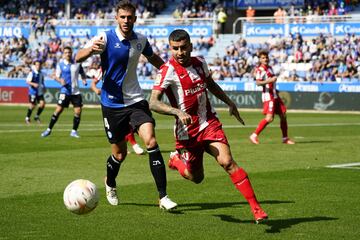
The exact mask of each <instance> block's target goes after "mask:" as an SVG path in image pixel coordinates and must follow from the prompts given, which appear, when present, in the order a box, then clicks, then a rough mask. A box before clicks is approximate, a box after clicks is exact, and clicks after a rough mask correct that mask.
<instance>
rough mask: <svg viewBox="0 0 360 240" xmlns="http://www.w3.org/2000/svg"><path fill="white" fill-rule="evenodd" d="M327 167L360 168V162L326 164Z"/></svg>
mask: <svg viewBox="0 0 360 240" xmlns="http://www.w3.org/2000/svg"><path fill="white" fill-rule="evenodd" d="M326 167H327V168H346V169H360V162H355V163H344V164H333V165H328V166H326Z"/></svg>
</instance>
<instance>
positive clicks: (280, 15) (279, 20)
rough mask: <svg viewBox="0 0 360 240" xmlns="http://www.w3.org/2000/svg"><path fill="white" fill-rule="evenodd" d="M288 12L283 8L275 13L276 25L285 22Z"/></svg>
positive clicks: (279, 8)
mask: <svg viewBox="0 0 360 240" xmlns="http://www.w3.org/2000/svg"><path fill="white" fill-rule="evenodd" d="M285 17H286V11H285V10H283V8H282V7H278V9H277V10H276V11H275V12H274V18H275V23H279V24H283V23H284V22H285Z"/></svg>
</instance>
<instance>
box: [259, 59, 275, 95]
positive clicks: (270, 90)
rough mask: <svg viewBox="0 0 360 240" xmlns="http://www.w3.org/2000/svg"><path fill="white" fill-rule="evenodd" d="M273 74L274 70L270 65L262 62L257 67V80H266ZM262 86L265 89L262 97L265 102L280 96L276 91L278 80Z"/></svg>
mask: <svg viewBox="0 0 360 240" xmlns="http://www.w3.org/2000/svg"><path fill="white" fill-rule="evenodd" d="M273 76H274V72H273V70H272V68H271V67H270V66H265V65H262V64H261V65H259V66H258V67H256V68H255V78H256V80H257V81H265V80H267V79H268V78H271V77H273ZM262 87H263V90H262V96H261V99H262V101H263V102H267V101H270V100H274V99H276V98H278V97H279V96H278V94H277V91H276V82H273V83H268V84H266V85H264V86H262Z"/></svg>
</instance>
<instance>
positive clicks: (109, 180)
mask: <svg viewBox="0 0 360 240" xmlns="http://www.w3.org/2000/svg"><path fill="white" fill-rule="evenodd" d="M115 10H116V16H115V19H116V21H117V23H118V27H116V29H113V30H109V31H106V32H103V33H100V34H99V36H96V37H94V38H92V39H91V40H90V41H89V42H88V43H87V44H86V45H85V47H84V48H82V49H80V50H79V51H78V53H77V55H76V58H75V59H76V61H78V62H82V61H84V60H86V59H87V58H88V57H90V56H91V55H93V54H100V57H101V68H102V70H103V77H102V81H103V84H102V88H101V108H102V113H103V120H104V127H105V132H106V135H107V138H108V141H109V142H110V144H111V155H110V156H109V157H108V159H107V176H106V178H105V188H106V197H107V200H108V202H109V203H110V204H111V205H118V203H119V200H118V196H117V191H116V180H115V179H116V177H117V175H118V173H119V170H120V165H121V164H122V162H123V161H124V160H125V157H126V154H127V145H126V140H125V136H126V135H127V134H128V133H129V132H130V131H131V130H130V127H129V125H130V126H131V128H132V129H133V130H134V131H136V132H137V133H138V134H139V136H140V138H141V139H142V140H143V141H144V144H145V146H146V148H147V152H148V154H149V164H150V169H151V173H152V175H153V178H154V180H155V183H156V187H157V190H158V192H159V206H160V208H162V209H165V210H172V209H174V208H176V206H177V204H176V203H175V202H173V201H172V200H171V199H170V198H169V197H168V195H167V193H166V183H167V180H166V172H165V164H164V160H163V157H162V155H161V152H160V149H159V146H158V144H157V141H156V138H155V130H154V126H155V120H154V119H153V118H152V114H151V111H150V109H149V104H148V102H147V101H146V100H145V97H144V94H143V91H142V89H141V88H140V84H139V81H138V77H137V75H136V68H137V65H138V63H139V58H140V55H141V54H143V55H144V56H145V57H146V58H147V60H148V61H149V62H150V63H151V64H152V65H154V66H155V67H156V68H160V66H161V65H162V64H163V63H164V61H163V60H162V59H161V58H160V57H159V56H158V55H156V54H154V53H153V50H152V48H151V46H150V44H149V42H148V40H147V38H146V37H145V36H143V35H141V34H139V33H136V32H134V31H133V27H134V23H135V21H136V16H135V10H136V9H135V7H134V6H133V5H132V4H131V3H130V2H129V1H121V2H119V3H118V5H117V6H116V9H115Z"/></svg>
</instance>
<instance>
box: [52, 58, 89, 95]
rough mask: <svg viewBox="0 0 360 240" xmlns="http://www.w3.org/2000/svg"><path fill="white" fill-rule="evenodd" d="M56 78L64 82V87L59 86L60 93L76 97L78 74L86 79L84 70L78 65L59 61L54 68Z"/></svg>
mask: <svg viewBox="0 0 360 240" xmlns="http://www.w3.org/2000/svg"><path fill="white" fill-rule="evenodd" d="M55 74H56V76H57V77H58V78H63V79H64V80H65V83H66V84H65V85H64V86H61V89H60V93H65V94H66V95H78V94H80V90H79V74H80V75H81V76H82V77H83V78H86V75H85V72H84V69H83V68H82V66H81V64H80V63H74V62H68V61H66V60H65V59H61V60H60V61H59V63H58V64H57V66H56V73H55Z"/></svg>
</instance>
